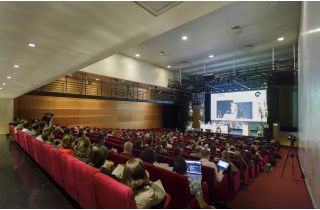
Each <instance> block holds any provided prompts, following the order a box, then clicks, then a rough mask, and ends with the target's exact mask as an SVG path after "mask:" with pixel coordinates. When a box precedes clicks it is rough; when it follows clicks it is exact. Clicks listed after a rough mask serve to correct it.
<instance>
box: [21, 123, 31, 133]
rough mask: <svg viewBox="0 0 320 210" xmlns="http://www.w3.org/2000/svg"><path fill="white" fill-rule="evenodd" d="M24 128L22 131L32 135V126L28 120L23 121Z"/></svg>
mask: <svg viewBox="0 0 320 210" xmlns="http://www.w3.org/2000/svg"><path fill="white" fill-rule="evenodd" d="M22 126H23V129H22V131H23V132H26V133H27V134H30V135H31V130H30V124H29V122H28V121H27V120H25V121H23V123H22Z"/></svg>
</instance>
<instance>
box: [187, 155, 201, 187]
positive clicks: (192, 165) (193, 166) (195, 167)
mask: <svg viewBox="0 0 320 210" xmlns="http://www.w3.org/2000/svg"><path fill="white" fill-rule="evenodd" d="M186 163H187V173H188V175H189V176H190V177H191V178H192V179H196V180H199V181H200V182H201V179H202V172H201V166H202V165H201V161H195V160H186Z"/></svg>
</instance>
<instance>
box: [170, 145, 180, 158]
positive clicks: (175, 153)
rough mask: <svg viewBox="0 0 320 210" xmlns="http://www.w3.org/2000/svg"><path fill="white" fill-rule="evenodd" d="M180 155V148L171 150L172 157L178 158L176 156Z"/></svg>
mask: <svg viewBox="0 0 320 210" xmlns="http://www.w3.org/2000/svg"><path fill="white" fill-rule="evenodd" d="M181 154H182V150H181V148H179V147H176V148H175V149H174V150H173V154H172V155H173V157H178V156H180V155H181Z"/></svg>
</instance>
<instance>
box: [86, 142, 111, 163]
mask: <svg viewBox="0 0 320 210" xmlns="http://www.w3.org/2000/svg"><path fill="white" fill-rule="evenodd" d="M107 153H108V149H107V148H106V147H105V146H97V145H94V146H93V147H92V148H91V149H90V152H89V163H90V165H92V166H93V167H95V168H101V167H102V166H103V164H104V162H105V160H106V157H107Z"/></svg>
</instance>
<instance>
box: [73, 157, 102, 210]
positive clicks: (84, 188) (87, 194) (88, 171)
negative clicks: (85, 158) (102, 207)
mask: <svg viewBox="0 0 320 210" xmlns="http://www.w3.org/2000/svg"><path fill="white" fill-rule="evenodd" d="M74 173H75V179H76V185H77V190H78V200H77V201H78V203H79V204H80V206H81V207H82V208H85V209H95V208H97V207H98V204H97V198H96V192H95V189H94V183H93V177H94V174H96V173H99V170H98V169H96V168H94V167H92V166H89V165H88V164H86V163H84V162H82V161H75V163H74Z"/></svg>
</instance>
